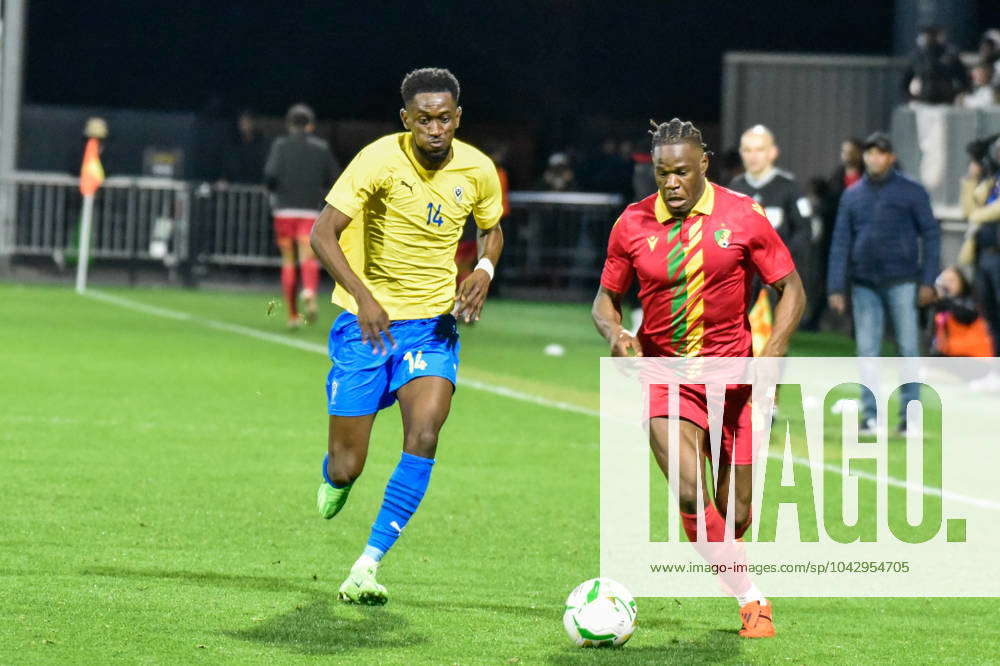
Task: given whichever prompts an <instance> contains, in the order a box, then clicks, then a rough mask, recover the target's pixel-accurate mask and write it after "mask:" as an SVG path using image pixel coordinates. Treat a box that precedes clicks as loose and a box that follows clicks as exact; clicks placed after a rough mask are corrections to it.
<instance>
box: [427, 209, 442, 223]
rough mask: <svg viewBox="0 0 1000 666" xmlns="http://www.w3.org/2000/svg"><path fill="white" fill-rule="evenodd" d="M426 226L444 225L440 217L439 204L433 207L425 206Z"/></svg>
mask: <svg viewBox="0 0 1000 666" xmlns="http://www.w3.org/2000/svg"><path fill="white" fill-rule="evenodd" d="M427 224H436V225H438V226H439V227H440V226H441V225H442V224H444V218H443V217H441V204H438V205H437V208H435V207H434V204H432V203H428V204H427Z"/></svg>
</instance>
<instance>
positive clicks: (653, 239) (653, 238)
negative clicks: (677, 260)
mask: <svg viewBox="0 0 1000 666" xmlns="http://www.w3.org/2000/svg"><path fill="white" fill-rule="evenodd" d="M658 240H660V238H659V236H647V237H646V242H647V243H649V251H650V252H652V251H653V250H655V249H656V242H657V241H658Z"/></svg>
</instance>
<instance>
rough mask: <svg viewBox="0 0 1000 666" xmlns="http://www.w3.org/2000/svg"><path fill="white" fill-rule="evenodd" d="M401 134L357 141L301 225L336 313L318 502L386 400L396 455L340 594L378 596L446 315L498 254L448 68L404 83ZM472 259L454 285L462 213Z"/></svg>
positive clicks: (489, 186)
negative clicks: (475, 230) (399, 442)
mask: <svg viewBox="0 0 1000 666" xmlns="http://www.w3.org/2000/svg"><path fill="white" fill-rule="evenodd" d="M402 95H403V108H402V109H401V110H400V112H399V116H400V119H401V120H402V121H403V126H404V127H405V128H406V130H407V131H405V132H400V133H398V134H391V135H389V136H384V137H382V138H381V139H378V140H377V141H375V142H373V143H371V144H369V145H368V146H366V147H365V148H363V149H362V150H361V151H360V152H359V153H358V154H357V156H355V158H354V160H353V161H352V162H351V163H350V165H348V167H347V169H345V170H344V172H343V173H342V174H341V176H340V177H339V178H338V179H337V182H336V183H335V184H334V185H333V188H332V189H331V190H330V193H329V194H328V195H327V197H326V201H327V204H328V205H327V206H326V208H325V209H324V210H323V212H322V213H321V214H320V216H319V218H318V219H317V220H316V224H315V226H314V227H313V230H312V247H313V249H314V250H315V252H316V256H318V257H319V259H320V261H321V262H322V263H323V266H324V267H325V268H326V270H327V271H328V272H329V273H330V275H332V276H333V278H334V279H335V280H336V282H337V287H336V289H335V290H334V293H333V301H334V303H336V304H337V305H340V306H341V307H343V308H344V312H343V313H342V314H341V315H340V316H339V317H338V318H337V320H336V321H335V322H334V324H333V327H332V328H331V330H330V339H329V350H330V360H331V361H332V362H333V368H332V369H331V370H330V374H329V377H328V378H327V385H326V390H327V407H328V412H329V414H330V425H329V438H328V454H327V457H326V459H325V460H324V462H323V479H324V481H323V483H322V484H321V485H320V488H319V494H318V499H317V504H318V506H319V511H320V513H321V514H322V515H323V517H324V518H327V519H329V518H333V517H334V516H335V515H336V514H337V512H338V511H340V509H341V508H342V507H343V506H344V503H345V502H346V501H347V496H348V493H349V492H350V489H351V484H353V483H354V481H355V479H357V478H358V476H359V475H360V474H361V471H362V470H363V469H364V465H365V457H366V456H367V453H368V442H369V439H370V436H371V430H372V424H373V423H374V421H375V415H376V414H377V413H378V411H379V410H381V409H384V408H385V407H388V406H389V405H391V404H393V403H394V402H396V401H397V400H398V401H399V407H400V411H401V412H402V417H403V455H402V458H401V459H400V461H399V464H398V465H397V467H396V469H395V471H394V472H393V474H392V476H391V477H390V479H389V483H388V485H387V486H386V489H385V496H384V499H383V502H382V508H381V510H380V511H379V513H378V516H377V517H376V519H375V523H374V524H373V525H372V530H371V536H370V537H369V539H368V545H367V547H366V548H365V550H364V552H363V553H362V555H361V557H359V558H358V560H357V562H355V564H354V566H353V567H352V568H351V573H350V575H349V576H348V577H347V580H345V581H344V583H343V585H341V586H340V599H341V600H343V601H347V602H353V603H366V604H383V603H385V602H386V600H387V599H388V595H387V593H386V589H385V587H384V586H383V585H381V584H380V583H378V582H377V581H376V579H375V574H376V571H377V569H378V564H379V561H380V560H381V559H382V556H383V555H385V553H386V552H387V551H388V550H389V548H391V547H392V545H393V544H394V543H395V542H396V539H397V538H398V537H399V535H400V533H401V532H402V531H403V528H404V527H405V526H406V523H407V521H408V520H409V519H410V516H412V515H413V512H414V511H416V509H417V506H418V505H419V504H420V500H421V499H422V498H423V496H424V492H425V491H426V489H427V484H428V482H429V481H430V474H431V468H432V467H433V465H434V455H435V451H436V449H437V442H438V434H439V433H440V431H441V426H442V425H444V421H445V419H446V418H447V417H448V411H449V409H450V408H451V396H452V393H454V391H455V378H456V374H457V371H458V350H459V344H458V331H457V327H456V319H455V315H458V317H459V318H463V319H465V321H467V322H468V321H473V320H476V319H479V313H480V311H481V310H482V308H483V302H484V301H485V299H486V292H487V290H488V289H489V285H490V281H491V280H492V279H493V267H494V266H495V265H496V263H497V261H498V260H499V258H500V252H501V250H502V249H503V235H502V233H501V231H500V226H499V224H498V223H499V221H500V216H501V214H502V204H501V193H500V182H499V179H498V177H497V171H496V167H495V166H494V165H493V163H492V162H491V161H490V159H489V158H488V157H487V156H486V155H484V154H483V153H481V152H479V151H478V150H476V149H475V148H473V147H472V146H470V145H469V144H467V143H463V142H461V141H458V140H456V139H455V138H454V137H455V130H457V129H458V126H459V122H460V121H461V119H462V107H460V106H458V96H459V85H458V81H457V80H456V79H455V77H454V76H453V75H452V73H451V72H449V71H448V70H446V69H434V68H427V69H418V70H415V71H412V72H410V73H409V74H407V75H406V77H405V78H404V79H403V85H402ZM470 214H471V215H473V216H474V217H475V220H476V224H477V225H478V227H479V240H480V247H481V254H480V258H479V264H478V265H477V266H476V270H475V271H473V273H472V275H470V276H469V277H468V278H466V279H465V280H464V281H463V282H462V284H461V285H460V286H459V287H458V290H457V292H456V289H455V272H456V269H455V247H456V245H457V243H458V240H459V237H460V236H461V235H462V227H463V225H464V224H465V221H466V219H467V218H468V216H469V215H470Z"/></svg>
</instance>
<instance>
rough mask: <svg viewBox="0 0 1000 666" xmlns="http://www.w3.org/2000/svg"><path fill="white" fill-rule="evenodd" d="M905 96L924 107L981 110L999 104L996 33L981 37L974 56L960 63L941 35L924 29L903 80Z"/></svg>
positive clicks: (999, 38) (999, 57) (999, 35)
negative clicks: (937, 105) (955, 107)
mask: <svg viewBox="0 0 1000 666" xmlns="http://www.w3.org/2000/svg"><path fill="white" fill-rule="evenodd" d="M903 88H904V93H905V94H906V96H907V97H908V98H909V99H910V100H911V101H914V102H922V103H925V104H955V105H957V106H960V107H964V108H967V109H981V108H989V107H993V106H997V105H998V104H1000V30H998V29H995V28H994V29H990V30H987V31H986V32H985V33H983V35H982V37H981V38H980V41H979V48H978V50H977V51H976V53H975V55H973V56H972V57H970V58H969V59H968V62H966V61H963V58H962V56H961V55H960V53H959V51H958V49H957V48H955V47H954V46H953V45H952V44H951V43H949V42H948V37H947V34H946V33H945V31H944V30H943V29H942V28H940V27H938V26H927V27H925V28H923V29H922V30H921V31H920V34H919V35H918V36H917V45H916V48H915V49H914V51H913V54H912V55H911V56H910V61H909V66H908V67H907V70H906V74H905V76H904V77H903Z"/></svg>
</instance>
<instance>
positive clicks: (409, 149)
mask: <svg viewBox="0 0 1000 666" xmlns="http://www.w3.org/2000/svg"><path fill="white" fill-rule="evenodd" d="M451 147H452V151H453V154H452V158H451V161H450V162H448V163H447V164H446V165H445V166H444V167H443V168H441V169H437V170H434V171H428V170H427V169H424V168H423V167H422V166H421V165H420V163H419V162H417V159H416V157H415V156H414V154H413V138H412V135H411V134H410V133H409V132H400V133H398V134H390V135H388V136H384V137H382V138H381V139H378V140H376V141H374V142H372V143H370V144H368V145H367V146H365V147H364V148H362V149H361V151H360V152H359V153H358V154H357V155H356V156H355V157H354V159H353V160H351V163H350V164H349V165H348V166H347V168H346V169H344V171H343V173H341V175H340V177H339V178H338V179H337V182H336V183H334V185H333V187H332V188H331V189H330V193H329V194H327V195H326V202H327V203H328V204H330V205H331V206H333V207H334V208H336V209H337V210H339V211H340V212H342V213H344V214H345V215H347V216H349V217H350V218H351V223H350V224H349V225H347V228H346V229H344V231H343V232H342V233H341V235H340V246H341V248H342V249H343V251H344V254H345V255H346V257H347V261H348V263H349V264H350V266H351V270H353V271H354V273H355V274H356V275H357V276H358V277H359V278H360V279H361V280H362V282H364V284H365V286H367V287H368V289H369V290H370V291H371V293H372V296H374V297H375V300H376V301H378V303H379V304H380V305H381V306H382V307H383V308H385V311H386V312H387V313H388V315H389V319H391V320H397V319H426V318H429V317H436V316H438V315H440V314H444V313H446V312H450V311H451V309H452V308H453V307H454V303H455V274H456V268H455V248H456V246H457V244H458V240H459V238H460V237H461V235H462V229H463V227H464V226H465V221H466V219H468V217H469V214H470V213H471V214H472V215H473V216H474V217H475V220H476V225H477V226H478V227H479V228H480V229H489V228H491V227H493V226H495V225H496V224H497V223H498V222H499V221H500V216H501V214H502V212H503V210H502V206H503V204H502V196H501V193H500V179H499V177H498V176H497V170H496V167H495V166H494V165H493V162H492V160H490V158H489V157H487V156H486V155H484V154H483V153H482V152H480V151H479V150H477V149H476V148H474V147H472V146H470V145H469V144H467V143H464V142H462V141H459V140H458V139H455V140H453V141H452V144H451ZM333 302H334V303H336V304H337V305H339V306H341V307H342V308H344V309H345V310H348V311H350V312H352V313H354V314H357V312H358V305H357V302H356V301H355V300H354V297H352V296H351V295H350V294H349V293H348V292H347V290H346V289H344V288H343V287H342V286H340V285H339V284H338V285H337V286H336V288H335V289H334V291H333Z"/></svg>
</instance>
